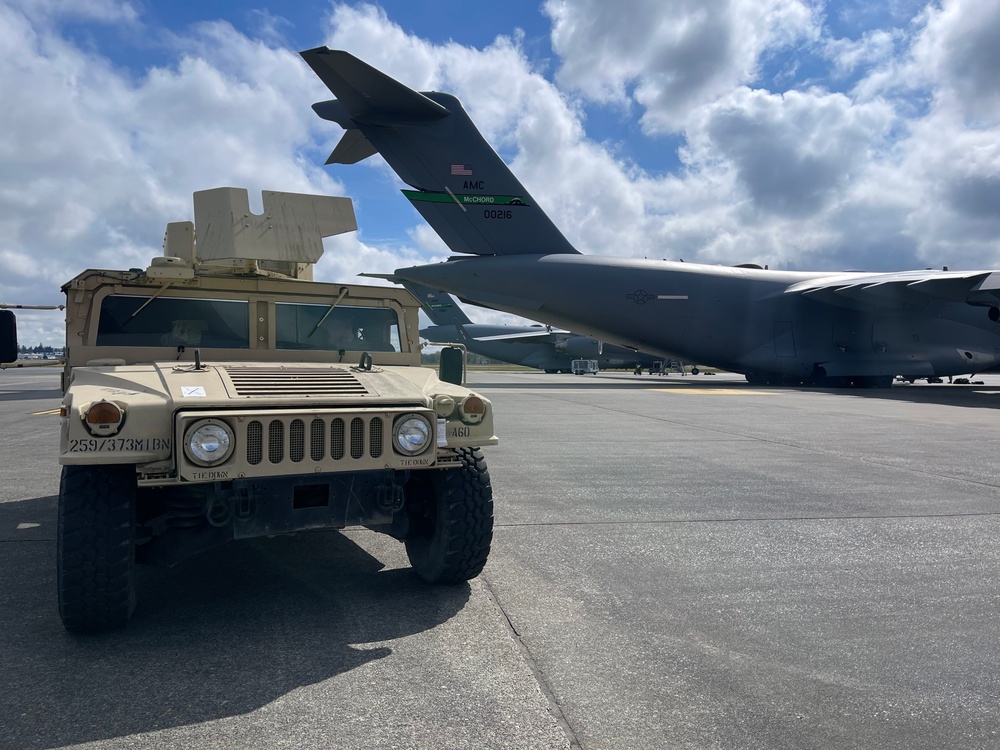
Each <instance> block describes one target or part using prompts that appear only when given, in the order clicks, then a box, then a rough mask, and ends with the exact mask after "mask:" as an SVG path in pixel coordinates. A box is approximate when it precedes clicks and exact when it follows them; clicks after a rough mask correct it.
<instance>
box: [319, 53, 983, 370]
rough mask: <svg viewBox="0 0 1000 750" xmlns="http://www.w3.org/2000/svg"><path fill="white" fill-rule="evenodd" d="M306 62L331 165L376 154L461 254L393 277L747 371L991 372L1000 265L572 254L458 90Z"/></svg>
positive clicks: (355, 65) (666, 353)
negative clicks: (330, 139) (757, 262)
mask: <svg viewBox="0 0 1000 750" xmlns="http://www.w3.org/2000/svg"><path fill="white" fill-rule="evenodd" d="M302 57H303V58H304V59H305V61H306V62H307V63H308V64H309V66H310V67H311V68H312V69H313V70H314V71H315V72H316V74H317V75H318V76H319V77H320V79H322V81H323V83H325V84H326V86H327V87H328V88H329V89H330V91H332V92H333V94H334V95H335V96H336V97H337V98H336V99H335V100H331V101H324V102H319V103H317V104H314V105H313V109H314V110H315V111H316V113H317V114H318V115H319V116H320V117H322V118H324V119H326V120H331V121H333V122H335V123H337V124H338V125H340V126H341V127H342V128H344V129H345V130H346V131H347V132H346V133H345V134H344V136H343V138H342V139H341V140H340V142H339V143H338V144H337V147H336V148H335V149H334V151H333V153H332V154H331V155H330V158H329V159H328V160H327V163H328V164H332V163H339V164H353V163H356V162H358V161H360V160H362V159H364V158H366V157H368V156H371V155H373V154H375V153H380V154H381V155H382V156H383V157H384V158H385V160H386V162H387V163H388V164H389V166H390V167H392V169H393V170H395V172H396V174H397V175H399V177H400V178H401V179H402V180H403V182H405V183H407V184H408V185H410V186H411V187H412V188H414V189H413V190H404V191H403V195H404V196H406V198H407V199H409V200H410V202H411V203H412V204H413V206H414V207H415V208H416V209H417V211H418V212H419V213H420V214H421V215H422V216H423V217H424V219H425V220H426V221H427V222H428V223H429V224H430V225H431V227H432V228H433V229H434V230H435V231H436V232H437V233H438V234H439V235H440V236H441V238H442V239H443V240H444V242H445V243H446V244H447V245H448V247H449V248H450V249H451V250H452V251H453V252H456V253H462V254H464V255H466V256H469V257H460V258H451V259H449V260H447V261H446V262H444V263H437V264H431V265H424V266H414V267H411V268H401V269H398V270H397V271H396V272H395V275H396V276H398V277H400V278H402V279H407V280H410V281H416V282H418V283H423V284H427V285H428V286H432V287H434V288H436V289H443V290H446V291H448V292H452V293H454V294H456V295H458V296H459V298H460V299H463V300H468V301H470V302H472V303H474V304H477V305H481V306H484V307H490V308H494V309H497V310H503V311H505V312H510V313H514V314H517V315H522V316H524V317H527V318H531V319H533V320H539V321H542V322H544V323H548V324H550V325H553V326H559V327H561V328H566V329H569V330H573V331H578V332H580V333H583V334H586V335H588V336H592V337H594V338H596V339H599V340H601V341H605V342H613V343H616V344H619V345H622V346H626V347H629V348H632V349H636V350H642V351H646V352H650V353H655V354H657V355H662V356H663V357H664V358H669V359H678V360H682V361H686V362H698V363H701V364H703V365H708V366H715V367H718V368H722V369H725V370H730V371H733V372H739V373H743V374H745V375H746V377H747V380H749V381H750V382H751V383H760V384H772V383H793V384H795V383H803V384H815V385H832V386H889V385H891V384H892V382H893V378H894V376H900V377H902V378H905V379H907V380H913V379H916V378H933V377H941V376H948V375H960V374H965V373H973V372H986V371H988V370H991V369H994V368H997V367H998V366H1000V325H998V321H1000V271H989V270H987V271H948V270H941V271H931V270H920V271H901V272H896V273H861V272H849V273H829V272H793V271H780V270H768V269H764V268H760V267H759V266H739V267H726V266H713V265H702V264H695V263H684V262H673V261H659V260H639V259H634V258H619V257H607V256H600V257H598V256H588V255H582V254H581V253H579V252H578V251H577V250H576V248H574V247H573V246H572V245H571V244H570V243H569V241H568V240H567V239H566V238H565V237H564V236H563V234H562V233H561V232H560V231H559V229H557V228H556V226H555V225H554V224H553V223H552V221H551V220H550V219H549V218H548V217H547V216H546V215H545V213H544V212H543V211H542V210H541V208H540V207H539V205H538V203H537V202H536V201H535V199H534V198H533V197H532V196H531V195H530V194H529V193H528V191H527V190H525V188H524V186H522V185H521V183H520V182H518V180H517V178H516V177H514V175H513V174H512V173H511V171H510V169H509V168H508V167H507V165H506V164H504V162H503V160H502V159H501V158H500V157H499V156H498V155H497V153H496V152H495V151H494V150H493V148H492V147H491V146H490V145H489V143H487V142H486V140H485V139H484V138H483V137H482V135H481V134H480V133H479V131H478V130H477V128H476V126H475V125H474V124H473V122H472V120H471V119H470V118H469V116H468V114H467V113H466V112H465V110H464V109H463V107H462V105H461V103H460V102H459V100H458V99H457V98H455V97H454V96H451V95H449V94H442V93H438V92H425V93H418V92H416V91H413V90H412V89H409V88H407V87H406V86H404V85H403V84H401V83H399V82H398V81H396V80H394V79H392V78H390V77H389V76H387V75H385V74H384V73H382V72H381V71H379V70H377V69H375V68H373V67H371V66H370V65H368V64H367V63H364V62H362V61H361V60H359V59H357V58H356V57H354V56H352V55H351V54H349V53H347V52H343V51H337V50H330V49H327V48H326V47H320V48H317V49H312V50H308V51H305V52H303V53H302Z"/></svg>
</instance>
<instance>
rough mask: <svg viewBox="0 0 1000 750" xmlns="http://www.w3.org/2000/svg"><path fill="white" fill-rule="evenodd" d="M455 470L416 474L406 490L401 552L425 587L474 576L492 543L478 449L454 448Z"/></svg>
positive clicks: (489, 491) (489, 492)
mask: <svg viewBox="0 0 1000 750" xmlns="http://www.w3.org/2000/svg"><path fill="white" fill-rule="evenodd" d="M459 457H460V458H461V462H462V465H461V466H460V467H459V468H456V469H435V470H432V471H426V472H418V473H416V474H414V476H413V477H412V478H411V480H410V485H409V486H408V487H407V500H406V512H407V513H408V514H409V520H410V531H409V533H408V535H407V538H406V554H407V556H408V557H409V558H410V564H411V565H412V566H413V569H414V570H415V571H416V573H417V575H419V576H420V577H421V578H423V579H424V580H425V581H427V582H428V583H461V582H462V581H468V580H469V579H470V578H475V577H476V576H477V575H479V574H480V573H481V572H482V570H483V566H484V565H486V558H487V557H488V556H489V553H490V542H492V541H493V488H492V486H491V485H490V474H489V471H488V470H487V468H486V461H485V460H484V459H483V454H482V451H480V450H479V448H459Z"/></svg>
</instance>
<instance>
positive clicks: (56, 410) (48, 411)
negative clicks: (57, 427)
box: [32, 409, 59, 415]
mask: <svg viewBox="0 0 1000 750" xmlns="http://www.w3.org/2000/svg"><path fill="white" fill-rule="evenodd" d="M58 413H59V410H58V409H48V410H46V411H36V412H32V414H34V415H38V414H58Z"/></svg>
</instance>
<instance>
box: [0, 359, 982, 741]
mask: <svg viewBox="0 0 1000 750" xmlns="http://www.w3.org/2000/svg"><path fill="white" fill-rule="evenodd" d="M470 377H471V380H472V386H473V387H474V388H476V389H478V390H480V391H481V392H482V393H484V394H485V395H487V396H488V397H489V398H491V399H492V400H493V403H494V405H495V407H496V412H497V434H498V435H499V436H500V439H501V444H500V445H499V446H496V447H492V448H487V449H485V453H486V456H487V460H488V463H489V467H490V472H491V475H492V480H493V484H494V493H495V501H496V523H497V525H496V533H495V539H494V546H493V552H492V554H491V557H490V561H489V563H488V564H487V567H486V570H485V571H484V573H483V574H482V575H481V576H480V577H479V578H477V579H475V580H474V581H472V582H470V583H469V584H468V585H463V586H459V587H446V588H435V587H430V586H426V585H424V584H422V583H421V582H420V581H419V580H418V579H416V577H415V576H414V575H413V574H412V573H411V571H410V570H409V569H408V567H407V563H406V556H405V553H404V551H403V549H402V545H400V544H399V543H398V542H395V541H394V540H392V539H389V538H388V537H384V536H380V535H377V534H374V533H371V532H368V531H365V530H353V531H348V532H345V533H340V532H319V533H308V534H301V535H297V536H294V537H278V538H274V539H260V540H249V541H245V542H240V543H234V544H230V545H228V546H226V547H223V548H221V549H218V550H214V551H212V552H210V553H206V554H204V555H201V556H199V557H196V558H193V559H191V560H188V561H185V562H184V563H182V564H180V565H178V566H176V567H174V568H170V569H140V575H139V579H138V590H139V605H138V607H137V609H136V612H135V615H134V618H133V621H132V623H131V624H130V626H129V628H128V629H127V630H126V631H123V632H120V633H112V634H106V635H102V636H98V637H77V636H70V635H68V634H66V633H65V632H64V631H63V629H62V627H61V625H60V623H59V619H58V616H57V614H56V604H55V572H54V563H55V507H56V498H55V495H56V493H57V491H58V471H59V467H58V461H57V453H58V428H59V418H58V417H57V416H56V415H54V414H52V413H50V412H51V410H53V409H56V408H57V407H58V404H59V398H60V392H59V390H58V383H59V373H58V370H48V369H44V370H40V369H35V370H20V369H19V370H6V371H3V372H0V429H2V434H3V436H4V437H3V438H2V443H0V446H2V450H0V467H2V468H0V571H2V573H0V748H18V749H26V750H31V749H35V748H54V747H66V746H77V745H80V746H84V747H87V748H246V747H262V748H296V749H300V748H359V749H360V748H365V749H368V748H435V749H439V748H440V749H446V748H477V749H478V748H568V747H581V748H586V749H587V750H591V749H596V748H608V749H611V748H614V749H615V750H621V749H622V748H761V749H764V748H767V749H775V748H879V749H884V748H907V749H908V750H909V749H912V748H935V750H937V749H939V748H996V747H998V746H1000V712H998V710H997V709H998V706H1000V663H998V662H1000V637H998V636H1000V624H998V623H1000V618H998V614H1000V612H998V603H1000V583H998V579H997V576H996V570H997V564H998V557H1000V553H998V550H997V543H996V540H997V538H998V536H1000V515H998V513H1000V469H998V468H997V461H996V456H997V455H998V454H1000V411H998V408H1000V376H986V377H982V378H980V379H982V380H983V381H984V383H985V384H984V385H948V384H939V385H928V384H915V385H906V384H899V385H897V386H896V387H894V388H892V389H890V390H870V391H868V390H857V391H833V390H821V389H792V388H759V387H751V386H749V385H747V384H746V383H745V382H743V381H742V379H741V378H737V377H735V376H727V375H716V376H710V375H699V376H688V377H684V378H682V377H680V376H679V375H677V374H673V375H670V376H666V377H663V376H650V375H643V376H634V375H632V374H630V373H628V374H626V373H601V374H599V375H596V376H593V375H582V376H573V375H545V374H542V373H533V372H518V373H511V372H503V373H501V372H476V373H472V374H471V376H470Z"/></svg>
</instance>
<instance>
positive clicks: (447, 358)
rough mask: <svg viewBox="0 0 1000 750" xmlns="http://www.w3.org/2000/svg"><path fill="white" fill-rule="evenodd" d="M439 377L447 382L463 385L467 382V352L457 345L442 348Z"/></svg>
mask: <svg viewBox="0 0 1000 750" xmlns="http://www.w3.org/2000/svg"><path fill="white" fill-rule="evenodd" d="M438 377H439V378H440V379H441V380H443V381H444V382H445V383H454V384H455V385H462V384H463V383H464V382H465V352H463V351H462V350H461V349H459V348H458V347H457V346H446V347H445V348H444V349H442V350H441V365H440V371H439V373H438Z"/></svg>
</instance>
